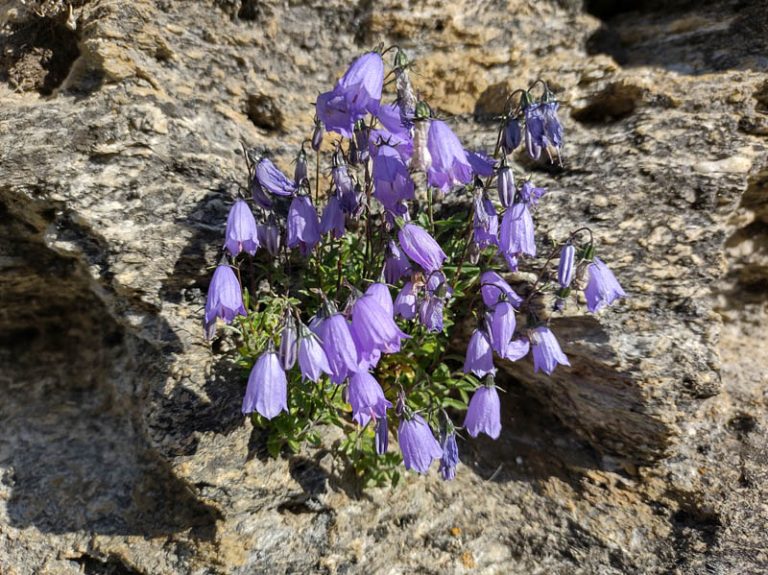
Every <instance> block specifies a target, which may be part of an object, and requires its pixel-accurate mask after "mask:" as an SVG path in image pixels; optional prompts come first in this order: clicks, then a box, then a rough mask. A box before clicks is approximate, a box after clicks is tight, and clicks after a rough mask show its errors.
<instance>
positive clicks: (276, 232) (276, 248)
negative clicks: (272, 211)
mask: <svg viewBox="0 0 768 575" xmlns="http://www.w3.org/2000/svg"><path fill="white" fill-rule="evenodd" d="M256 237H258V239H259V245H260V246H264V247H265V248H267V251H268V252H269V255H271V256H272V257H276V256H277V255H278V254H279V253H280V228H279V227H277V226H275V225H272V224H258V225H257V226H256Z"/></svg>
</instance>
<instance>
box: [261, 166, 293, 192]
mask: <svg viewBox="0 0 768 575" xmlns="http://www.w3.org/2000/svg"><path fill="white" fill-rule="evenodd" d="M256 179H257V180H258V181H259V184H261V187H262V188H264V189H265V190H267V191H268V192H270V193H272V194H274V195H276V196H292V195H293V194H295V193H296V184H295V183H293V182H292V181H291V180H289V179H288V178H287V177H286V176H285V174H284V173H283V172H281V171H280V169H279V168H278V167H277V166H275V164H273V163H272V161H271V160H270V159H269V158H262V159H261V160H260V161H259V164H258V166H256Z"/></svg>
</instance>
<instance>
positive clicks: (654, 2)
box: [585, 0, 768, 75]
mask: <svg viewBox="0 0 768 575" xmlns="http://www.w3.org/2000/svg"><path fill="white" fill-rule="evenodd" d="M585 9H586V11H587V12H590V13H591V14H593V15H595V16H597V17H599V18H601V19H603V25H602V26H601V27H600V28H599V29H598V30H597V31H596V32H595V33H593V34H592V36H591V37H590V38H589V39H588V40H587V46H586V47H587V52H588V53H589V54H608V55H609V56H611V57H613V58H614V59H615V60H616V62H617V63H618V64H620V65H621V66H623V67H635V66H658V67H663V68H667V69H669V70H672V71H674V72H678V73H681V74H690V75H700V74H708V73H712V72H718V71H722V70H755V71H759V70H768V10H766V7H765V2H763V1H762V0H730V1H725V2H722V1H715V0H709V1H702V2H694V1H691V0H671V1H668V2H662V1H659V0H633V1H631V2H616V1H611V0H589V1H587V2H586V5H585Z"/></svg>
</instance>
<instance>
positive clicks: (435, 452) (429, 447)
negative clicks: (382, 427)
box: [397, 414, 443, 473]
mask: <svg viewBox="0 0 768 575" xmlns="http://www.w3.org/2000/svg"><path fill="white" fill-rule="evenodd" d="M397 435H398V438H397V439H398V441H399V443H400V451H401V452H402V454H403V463H404V464H405V468H406V469H412V470H414V471H416V472H418V473H426V472H427V471H428V470H429V466H430V465H431V464H432V462H433V461H434V460H435V459H440V458H441V457H442V456H443V450H442V449H441V448H440V444H439V443H438V442H437V440H436V439H435V436H434V435H433V434H432V430H431V429H430V428H429V424H427V422H426V421H424V418H423V417H421V416H420V415H418V414H416V415H413V416H412V417H410V418H408V417H407V416H406V417H404V418H403V419H402V420H401V421H400V426H399V427H398V430H397Z"/></svg>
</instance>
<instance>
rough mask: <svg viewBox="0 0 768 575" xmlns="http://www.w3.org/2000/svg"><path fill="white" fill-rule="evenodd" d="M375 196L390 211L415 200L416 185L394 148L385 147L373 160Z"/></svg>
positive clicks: (380, 149) (382, 147)
mask: <svg viewBox="0 0 768 575" xmlns="http://www.w3.org/2000/svg"><path fill="white" fill-rule="evenodd" d="M373 196H374V197H375V198H376V199H377V200H379V201H380V202H381V204H382V205H383V206H384V207H385V208H386V209H387V210H390V211H395V210H397V209H398V207H397V206H398V204H400V202H402V201H404V200H412V199H413V198H414V183H413V180H412V179H411V175H410V174H409V173H408V167H407V166H406V165H405V163H404V162H403V159H402V158H401V157H400V154H399V153H398V152H397V150H395V149H394V148H393V147H392V146H387V145H383V146H381V147H380V148H379V150H378V153H377V154H376V156H375V157H374V158H373Z"/></svg>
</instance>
